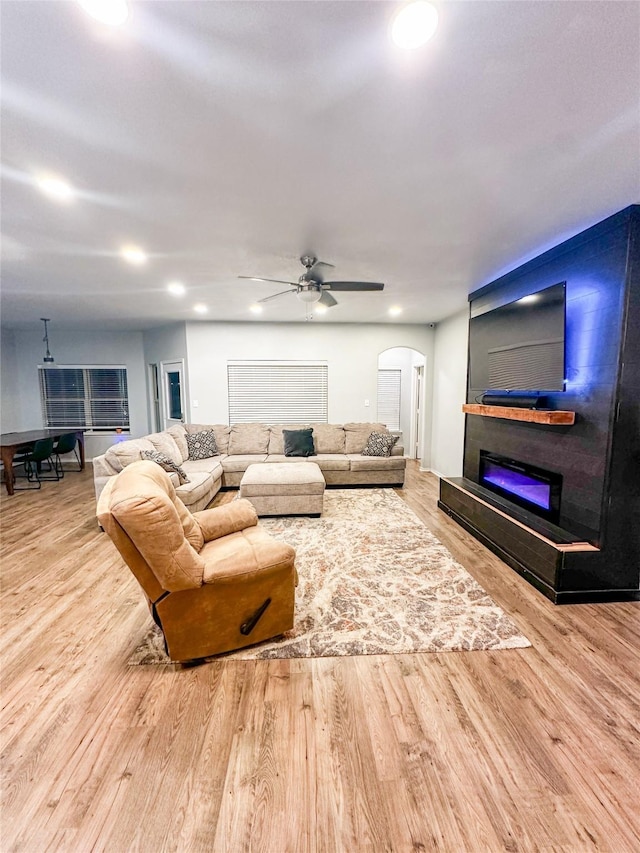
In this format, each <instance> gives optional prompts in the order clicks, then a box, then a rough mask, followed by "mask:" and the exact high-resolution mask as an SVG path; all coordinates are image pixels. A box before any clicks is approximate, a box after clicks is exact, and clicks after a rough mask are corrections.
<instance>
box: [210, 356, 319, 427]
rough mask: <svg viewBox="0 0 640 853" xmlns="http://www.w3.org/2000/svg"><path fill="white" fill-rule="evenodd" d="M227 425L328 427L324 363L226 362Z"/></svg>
mask: <svg viewBox="0 0 640 853" xmlns="http://www.w3.org/2000/svg"><path fill="white" fill-rule="evenodd" d="M227 378H228V382H229V423H230V424H239V423H251V422H254V421H260V422H263V423H293V424H295V423H327V421H328V410H329V406H328V368H327V365H326V364H325V363H323V362H296V361H251V362H249V361H244V362H229V363H228V365H227Z"/></svg>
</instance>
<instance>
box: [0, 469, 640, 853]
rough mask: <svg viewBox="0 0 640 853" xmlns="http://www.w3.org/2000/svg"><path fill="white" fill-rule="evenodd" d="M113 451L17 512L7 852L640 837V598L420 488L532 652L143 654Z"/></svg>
mask: <svg viewBox="0 0 640 853" xmlns="http://www.w3.org/2000/svg"><path fill="white" fill-rule="evenodd" d="M91 476H92V475H91V470H90V466H89V470H88V471H86V472H85V473H83V474H72V473H69V474H68V475H67V476H66V477H65V479H64V481H63V482H61V483H46V484H45V485H43V488H42V490H41V491H40V492H31V493H26V492H22V493H19V494H16V495H15V496H14V497H11V498H9V497H8V496H7V495H6V494H4V489H3V494H2V497H1V498H0V509H1V510H2V581H3V591H2V621H3V641H2V656H3V659H2V772H3V809H2V816H1V817H2V820H1V824H0V833H1V835H0V850H1V851H2V853H8V851H28V853H31V852H32V851H33V852H34V853H41V851H73V853H76V851H83V853H84V851H93V850H96V851H98V850H104V851H110V853H125V851H143V853H147V851H148V853H152V851H153V853H157V852H158V851H169V850H176V851H189V853H199V851H216V853H217V851H230V853H241V851H250V850H251V851H263V853H286V852H287V851H291V853H306V851H317V853H334V851H335V853H359V851H419V850H423V851H424V850H426V851H431V850H438V851H446V853H448V852H449V851H451V853H465V852H466V851H473V852H474V853H475V851H501V850H505V851H512V853H514V851H579V853H583V851H591V850H598V851H612V853H627V851H629V853H631V852H632V851H633V852H634V853H637V851H639V850H640V825H639V820H640V819H639V809H638V806H639V802H638V783H639V782H640V690H639V673H640V666H639V664H640V655H639V648H640V605H638V604H599V605H569V606H564V607H555V606H554V605H552V604H551V603H550V602H549V601H547V600H546V599H545V598H543V597H542V596H541V595H540V594H539V593H537V592H536V591H535V590H534V589H533V588H532V587H530V586H529V585H528V584H527V583H525V582H524V581H523V580H521V579H520V578H519V577H518V576H517V575H516V574H515V573H514V572H512V571H511V570H510V569H509V568H508V567H507V566H505V565H504V564H503V563H501V562H500V560H498V559H497V558H496V557H494V556H493V555H492V554H490V553H489V552H488V551H487V550H486V549H484V548H483V547H482V546H481V545H480V544H479V543H478V542H476V541H475V540H474V539H473V538H472V537H470V536H469V535H467V534H466V533H465V532H464V531H463V530H462V529H461V528H459V527H458V526H457V525H455V524H454V523H453V522H452V521H450V520H449V519H448V518H447V517H446V516H445V515H444V514H443V513H441V512H439V511H438V510H437V508H436V489H437V481H436V478H435V477H433V476H432V475H428V474H420V473H419V472H418V471H417V469H416V468H415V466H413V465H411V466H410V471H409V477H408V483H407V486H406V487H405V489H404V490H403V491H402V492H401V494H402V497H403V498H404V499H405V500H406V501H407V503H408V504H410V505H411V506H412V507H413V509H414V510H415V511H416V512H417V513H418V514H419V515H420V517H421V518H422V519H423V520H424V522H425V523H426V524H427V525H428V526H429V527H430V529H431V530H432V531H433V532H434V533H435V534H436V536H438V537H439V538H440V539H441V540H442V541H443V542H444V543H445V545H447V547H448V548H449V549H450V550H451V551H452V552H453V554H454V555H455V557H456V558H457V559H458V560H459V561H460V562H461V563H462V564H463V565H465V566H466V567H467V568H468V570H469V571H470V572H471V574H473V575H474V577H475V578H476V579H477V580H478V581H479V582H480V583H481V584H482V585H483V586H484V588H485V589H487V590H488V591H489V592H490V593H491V595H492V596H493V597H494V599H495V600H496V601H497V602H498V603H499V604H500V605H501V606H502V607H503V608H504V609H505V610H506V611H507V612H508V613H510V614H511V616H512V617H513V618H514V620H515V621H516V622H517V624H518V626H519V627H520V629H521V631H522V632H523V633H524V634H525V635H526V636H527V637H528V638H529V639H530V640H531V642H532V644H533V647H532V648H529V649H521V650H510V651H499V652H450V653H445V654H425V655H399V656H376V657H370V658H369V657H352V658H327V659H318V660H295V661H264V662H263V661H260V662H230V661H226V662H225V661H220V662H215V663H211V664H206V665H203V666H200V667H195V668H177V667H175V668H174V667H167V668H165V667H153V666H150V667H128V666H127V665H126V662H127V658H128V657H129V655H130V653H131V652H132V650H133V648H134V646H135V645H136V644H137V642H138V641H139V639H140V637H141V635H142V633H143V632H144V629H145V626H146V624H147V622H148V619H149V616H148V612H147V610H146V607H145V604H144V603H143V599H142V594H141V593H140V591H139V589H138V587H137V585H136V583H135V581H134V579H133V576H132V575H131V574H130V572H129V571H128V569H127V568H126V567H125V566H124V564H123V563H122V562H121V560H120V558H119V556H118V555H117V553H116V551H115V549H114V548H113V546H112V545H111V543H110V540H109V539H108V538H107V536H106V535H105V534H103V533H100V532H99V531H98V528H97V526H96V522H95V519H94V500H93V487H92V479H91Z"/></svg>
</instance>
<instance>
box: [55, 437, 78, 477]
mask: <svg viewBox="0 0 640 853" xmlns="http://www.w3.org/2000/svg"><path fill="white" fill-rule="evenodd" d="M77 446H78V436H77V435H76V433H75V432H65V433H64V434H63V435H61V436H60V437H59V438H58V440H57V441H56V443H55V444H54V446H53V455H54V457H55V467H56V471H57V472H58V475H59V476H60V477H64V468H63V467H62V459H61V458H60V457H61V456H65V455H66V454H68V453H75V456H76V460H77V462H78V469H77V470H78V471H81V470H82V463H81V462H80V456H79V455H78V449H77ZM67 470H69V471H75V470H76V469H75V468H68V469H67Z"/></svg>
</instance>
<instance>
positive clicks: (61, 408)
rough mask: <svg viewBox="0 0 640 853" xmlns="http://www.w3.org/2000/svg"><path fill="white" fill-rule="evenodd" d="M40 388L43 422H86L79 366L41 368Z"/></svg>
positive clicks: (58, 424) (66, 424)
mask: <svg viewBox="0 0 640 853" xmlns="http://www.w3.org/2000/svg"><path fill="white" fill-rule="evenodd" d="M40 392H41V399H42V414H43V419H44V423H45V426H47V427H83V426H85V420H86V419H85V404H84V375H83V370H82V368H80V367H73V368H71V367H67V368H65V367H56V368H46V367H45V368H40Z"/></svg>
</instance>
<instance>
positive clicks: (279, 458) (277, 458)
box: [264, 453, 316, 462]
mask: <svg viewBox="0 0 640 853" xmlns="http://www.w3.org/2000/svg"><path fill="white" fill-rule="evenodd" d="M264 461H265V462H315V461H316V457H315V456H285V455H284V453H270V454H269V455H268V456H267V458H266V459H265V460H264Z"/></svg>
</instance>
